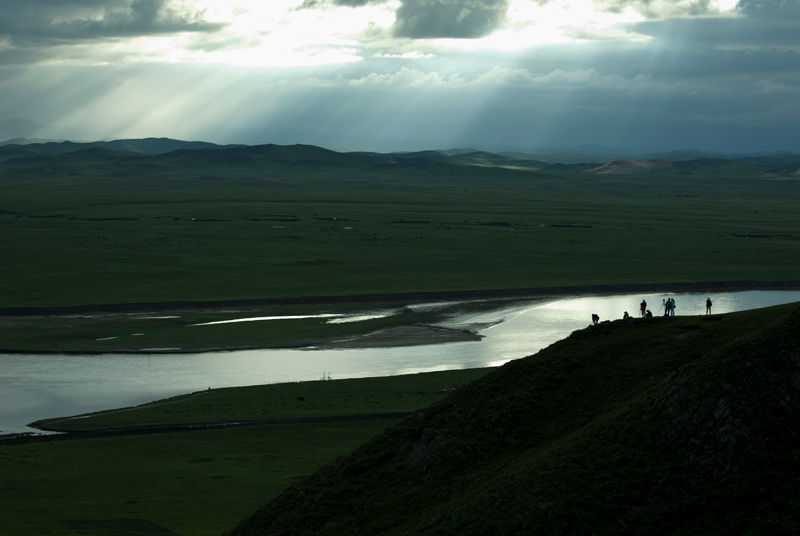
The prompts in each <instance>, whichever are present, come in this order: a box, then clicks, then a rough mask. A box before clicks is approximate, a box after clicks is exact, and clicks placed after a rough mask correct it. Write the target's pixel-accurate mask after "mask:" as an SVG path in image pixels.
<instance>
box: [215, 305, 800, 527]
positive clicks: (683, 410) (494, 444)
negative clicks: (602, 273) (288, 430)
mask: <svg viewBox="0 0 800 536" xmlns="http://www.w3.org/2000/svg"><path fill="white" fill-rule="evenodd" d="M798 475H800V305H798V304H792V305H788V306H779V307H774V308H770V309H764V310H760V311H749V312H743V313H736V314H727V315H715V316H708V317H686V318H680V317H677V318H653V319H636V320H630V321H615V322H611V323H605V324H600V325H597V326H591V327H589V328H586V329H584V330H580V331H576V332H575V333H573V334H572V335H571V336H570V337H568V338H567V339H565V340H563V341H561V342H559V343H557V344H554V345H552V346H550V347H549V348H546V349H544V350H542V351H541V352H539V353H538V354H536V355H534V356H531V357H528V358H525V359H522V360H517V361H512V362H509V363H508V364H506V365H505V366H503V367H500V368H499V369H497V370H496V371H494V372H492V373H491V374H489V375H488V376H486V377H484V378H482V379H480V380H478V381H475V382H473V383H471V384H469V385H468V386H465V387H463V388H461V389H459V390H458V391H455V392H453V394H452V395H450V396H449V397H447V398H446V399H444V400H443V401H441V402H439V403H436V404H434V405H433V406H430V407H429V408H427V409H426V410H424V411H421V412H418V413H416V414H414V415H413V416H411V417H410V418H408V419H406V420H404V421H403V422H401V423H400V424H398V425H397V426H395V427H393V428H390V429H389V430H387V431H386V432H385V433H384V434H382V435H381V436H378V437H377V438H375V439H374V440H372V441H371V442H369V443H367V444H366V445H364V446H362V447H361V448H359V449H358V450H356V451H355V452H353V453H352V454H351V455H349V456H347V457H346V458H343V459H340V460H338V461H336V462H334V463H332V464H330V465H328V466H327V467H325V468H323V469H322V470H320V471H319V472H318V473H316V474H315V475H313V476H312V477H311V478H309V479H307V480H305V481H303V482H300V483H298V484H295V485H294V486H292V487H291V488H290V489H289V490H287V491H286V492H285V493H284V494H282V495H281V496H279V497H278V498H277V499H275V500H273V501H272V502H270V503H269V504H267V505H266V506H264V507H263V508H262V509H260V510H259V511H258V512H256V513H255V514H254V515H253V516H252V517H250V518H249V519H246V520H244V521H243V522H242V523H241V524H240V525H239V526H238V527H237V528H236V529H234V530H233V531H232V532H230V533H229V534H230V535H236V536H241V535H266V534H293V535H301V534H347V535H354V534H437V535H439V534H454V535H455V534H458V535H472V534H474V535H479V534H481V535H482V534H598V535H601V534H645V533H647V534H700V533H701V534H755V533H759V534H763V533H790V532H791V533H794V532H796V531H798V530H800V513H799V512H800V493H798V492H800V489H799V488H800V483H799V481H798Z"/></svg>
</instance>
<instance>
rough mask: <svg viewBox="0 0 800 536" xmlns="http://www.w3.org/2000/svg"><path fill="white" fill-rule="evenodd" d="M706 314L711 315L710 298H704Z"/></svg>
mask: <svg viewBox="0 0 800 536" xmlns="http://www.w3.org/2000/svg"><path fill="white" fill-rule="evenodd" d="M706 314H707V315H710V314H711V298H706Z"/></svg>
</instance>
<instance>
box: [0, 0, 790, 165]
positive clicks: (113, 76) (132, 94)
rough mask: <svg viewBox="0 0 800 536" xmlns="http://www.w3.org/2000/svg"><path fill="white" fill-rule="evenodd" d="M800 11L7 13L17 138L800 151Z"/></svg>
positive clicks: (245, 4) (563, 3) (464, 6)
mask: <svg viewBox="0 0 800 536" xmlns="http://www.w3.org/2000/svg"><path fill="white" fill-rule="evenodd" d="M798 66H800V0H739V1H738V3H736V0H271V1H270V2H262V1H260V0H239V1H226V2H219V1H214V0H207V1H199V0H197V1H195V0H25V1H21V0H0V97H2V99H0V122H2V121H3V120H8V119H13V118H27V119H31V120H33V121H35V122H37V123H39V124H41V125H44V127H42V128H40V129H38V130H36V129H34V130H33V131H29V132H26V133H25V135H26V136H28V137H31V136H39V137H50V138H54V137H59V138H73V139H76V138H78V139H101V138H110V137H149V136H168V137H173V138H180V139H204V140H208V141H215V142H244V143H270V142H271V143H315V144H319V145H324V146H328V147H331V148H336V149H370V150H386V151H388V150H394V149H397V150H400V149H415V148H447V147H454V146H466V145H469V146H476V147H481V148H488V149H492V148H508V147H518V148H524V147H530V146H537V145H578V144H584V143H595V144H602V145H609V146H617V147H648V148H654V149H660V150H669V149H679V148H685V147H694V148H698V149H705V150H719V151H726V152H737V151H738V152H741V151H775V150H793V151H800V69H798Z"/></svg>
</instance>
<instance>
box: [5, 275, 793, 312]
mask: <svg viewBox="0 0 800 536" xmlns="http://www.w3.org/2000/svg"><path fill="white" fill-rule="evenodd" d="M700 290H709V291H714V290H717V291H719V290H726V291H736V290H742V291H744V290H800V280H787V281H753V280H745V281H697V282H683V283H617V284H610V285H572V286H558V287H531V288H514V289H494V290H491V289H490V290H454V291H443V292H407V293H395V294H357V295H344V296H307V297H297V298H274V299H258V300H223V301H213V302H206V301H171V302H155V303H116V304H87V305H64V306H43V307H0V316H49V315H59V314H77V313H147V312H164V311H176V310H193V311H205V310H211V311H214V310H216V309H219V308H227V307H263V306H270V305H336V304H362V303H363V304H374V303H409V302H417V301H440V300H468V299H472V300H480V299H503V298H509V299H525V298H545V297H550V296H552V297H563V296H566V295H574V294H580V295H594V296H597V295H600V296H602V295H610V294H618V293H643V292H647V291H659V292H660V291H672V292H688V291H700Z"/></svg>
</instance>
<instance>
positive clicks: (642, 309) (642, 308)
mask: <svg viewBox="0 0 800 536" xmlns="http://www.w3.org/2000/svg"><path fill="white" fill-rule="evenodd" d="M645 311H647V302H646V301H644V300H642V303H640V304H639V316H644V313H645Z"/></svg>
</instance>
